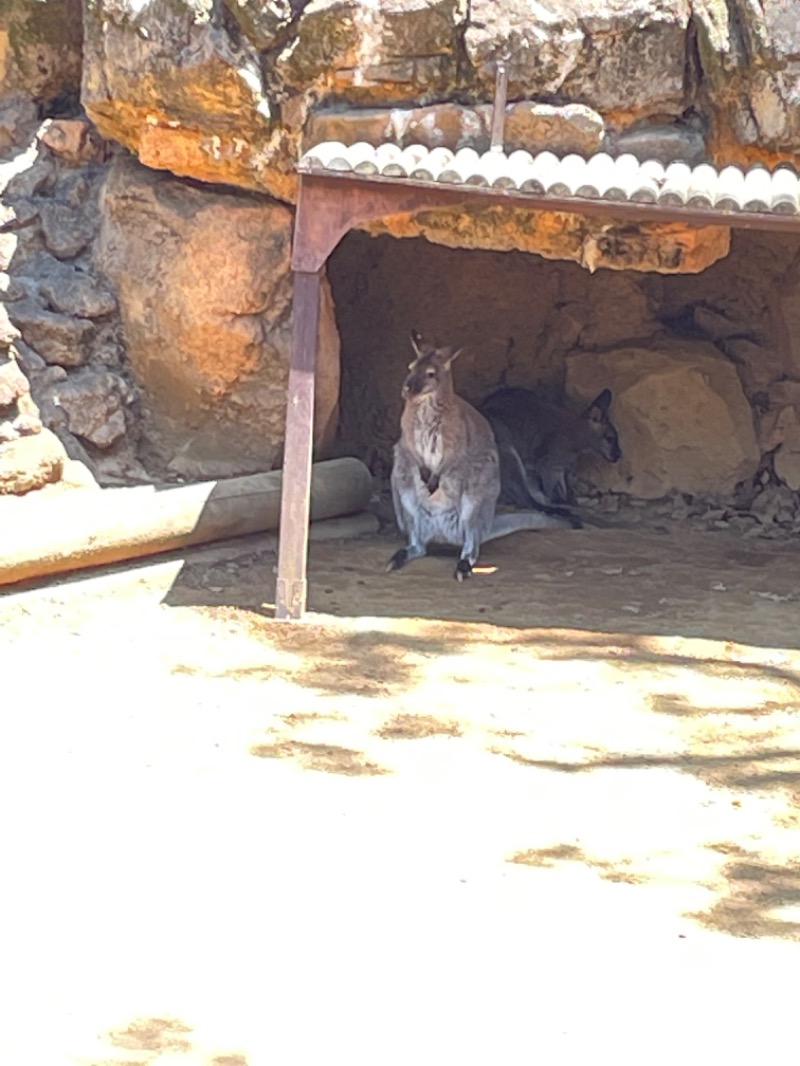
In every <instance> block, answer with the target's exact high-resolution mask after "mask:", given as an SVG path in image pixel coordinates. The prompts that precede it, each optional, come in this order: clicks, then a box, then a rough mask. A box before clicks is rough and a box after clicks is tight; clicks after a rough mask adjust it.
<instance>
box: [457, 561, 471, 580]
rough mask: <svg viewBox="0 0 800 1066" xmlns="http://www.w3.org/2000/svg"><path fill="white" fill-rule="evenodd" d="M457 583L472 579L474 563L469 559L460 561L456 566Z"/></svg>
mask: <svg viewBox="0 0 800 1066" xmlns="http://www.w3.org/2000/svg"><path fill="white" fill-rule="evenodd" d="M453 577H454V578H455V579H456V581H466V580H467V578H468V577H472V563H471V562H470V561H469V559H459V560H458V563H457V564H456V572H455V573H454V574H453Z"/></svg>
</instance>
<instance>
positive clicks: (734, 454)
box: [0, 0, 800, 496]
mask: <svg viewBox="0 0 800 1066" xmlns="http://www.w3.org/2000/svg"><path fill="white" fill-rule="evenodd" d="M799 27H800V0H785V2H783V3H781V4H767V5H758V4H753V3H751V2H750V0H728V2H727V3H725V4H720V3H717V2H716V0H713V2H712V0H625V2H624V3H620V2H619V0H551V2H550V3H548V4H547V5H546V6H543V5H541V4H538V3H534V2H533V0H503V2H502V3H497V2H495V0H471V2H470V3H469V4H464V3H462V2H461V0H274V2H270V3H269V4H264V3H263V2H262V0H91V2H89V0H84V2H83V3H81V2H80V0H37V3H35V4H31V3H29V2H28V0H7V2H6V3H5V4H4V5H3V7H2V10H1V11H0V190H2V203H0V274H1V275H2V276H0V288H1V289H2V293H3V309H2V312H3V313H2V316H1V317H0V327H1V328H0V491H25V490H26V489H29V488H31V487H33V486H34V485H35V484H40V483H42V482H43V481H48V480H50V481H52V480H55V479H57V478H58V477H63V476H64V473H65V471H66V472H67V473H68V472H69V469H70V462H75V461H80V462H82V463H83V464H84V465H85V466H86V467H88V468H89V469H90V470H91V471H92V473H93V475H94V476H95V477H97V478H98V480H100V481H101V482H102V483H119V482H130V481H136V480H142V479H146V478H157V479H164V478H166V479H171V478H175V477H191V478H196V477H207V476H217V475H221V474H230V473H239V472H246V471H250V470H254V469H259V468H263V467H266V466H272V465H275V464H276V463H278V462H279V461H280V458H281V450H282V441H283V421H284V404H285V382H286V372H287V364H288V355H289V342H290V286H291V277H290V271H289V247H290V239H291V227H292V217H293V214H292V212H293V203H294V200H295V198H296V178H295V175H294V172H293V167H294V164H295V162H296V160H297V157H298V153H299V152H300V151H301V149H302V147H303V146H304V145H306V146H307V145H308V144H311V143H314V142H318V141H320V140H323V139H330V138H335V139H338V140H342V141H344V142H345V143H353V142H355V141H357V140H367V141H370V142H371V143H373V144H376V143H379V142H381V141H382V140H386V139H392V140H395V141H397V142H398V143H401V144H407V143H412V142H415V141H417V142H421V143H424V144H427V145H429V146H434V145H440V144H442V145H448V146H450V147H452V148H458V147H461V146H463V145H466V144H470V145H473V146H474V147H476V148H478V149H483V148H485V147H487V146H488V139H489V129H490V124H491V100H492V97H493V94H494V79H495V70H496V63H497V60H498V58H500V57H505V58H506V60H507V63H508V67H509V78H510V81H509V104H508V107H507V111H506V142H505V143H506V146H507V147H508V148H509V149H513V148H527V149H532V150H536V149H538V148H544V147H547V148H549V149H551V150H553V151H555V152H557V153H559V154H562V155H563V154H565V153H567V152H572V151H574V152H579V153H583V154H589V153H591V152H594V151H596V150H598V149H601V148H602V149H604V150H606V151H608V152H610V153H611V154H618V153H620V152H623V151H624V152H633V153H634V154H636V155H638V156H639V157H640V158H644V157H654V158H658V159H661V160H662V162H665V163H666V162H670V161H671V160H674V159H683V160H686V161H688V162H690V163H696V162H699V161H702V160H712V161H714V162H716V163H718V164H722V163H729V162H745V161H752V160H761V161H764V162H766V163H769V164H774V163H775V162H777V161H779V160H781V159H786V160H789V161H792V160H795V159H796V153H798V152H799V151H800V120H798V115H799V114H800V108H798V106H797V101H798V99H800V28H799ZM370 233H371V234H372V236H367V235H365V234H353V235H351V236H349V237H348V238H347V239H346V240H345V242H344V243H343V245H342V246H341V248H340V249H339V250H338V251H337V253H336V254H335V256H334V258H333V260H332V264H331V270H332V285H331V287H328V286H327V284H326V285H325V286H324V290H323V296H324V306H323V311H322V320H321V329H320V336H321V341H320V377H319V380H320V388H319V395H318V403H317V412H316V415H317V424H316V441H317V448H318V454H319V455H324V454H328V453H330V451H331V450H332V449H334V448H335V449H338V450H347V449H354V450H355V451H356V452H357V453H358V454H362V455H364V456H365V457H366V458H367V459H368V460H369V461H370V462H372V464H373V466H374V468H375V469H376V471H379V472H380V471H381V470H385V468H386V466H387V461H388V456H389V453H390V447H391V443H392V441H393V438H394V436H395V434H396V426H397V416H398V413H399V395H398V387H399V381H400V378H401V377H402V372H403V368H404V367H405V365H406V363H407V360H408V348H407V342H406V337H407V333H408V330H409V329H410V328H411V327H412V326H414V327H416V328H420V329H423V330H426V331H430V332H433V333H435V334H438V335H439V336H440V337H442V339H447V340H453V341H455V342H456V343H459V342H463V341H465V340H466V341H468V342H469V343H468V347H467V351H466V352H465V354H464V355H463V356H462V358H461V360H460V363H459V371H458V374H459V383H460V384H461V386H462V388H463V391H465V393H466V394H467V395H468V396H470V397H471V398H473V399H479V398H480V397H481V396H482V395H485V393H486V392H487V391H489V389H490V388H492V387H494V386H495V385H497V384H500V383H502V382H506V383H508V384H524V385H533V384H537V383H540V384H542V385H543V386H544V387H546V388H547V389H548V390H550V391H551V392H552V393H553V395H555V396H561V395H567V396H568V398H571V399H573V400H574V401H575V402H578V401H579V400H580V399H581V398H582V397H583V396H584V393H585V392H586V390H588V389H590V388H594V386H595V384H596V383H597V381H598V379H599V378H601V377H602V378H604V379H605V378H609V379H611V378H613V379H614V381H613V382H611V383H612V384H613V385H614V386H615V388H616V391H617V394H618V402H617V404H616V407H615V416H616V417H617V418H618V420H619V422H620V430H621V434H622V436H623V443H624V439H625V438H627V439H628V442H629V445H630V446H629V448H628V453H629V455H630V456H633V457H634V458H633V459H631V460H630V462H627V463H626V464H623V465H621V466H620V467H619V469H616V470H615V471H613V472H611V473H610V472H609V471H604V472H602V473H601V474H598V473H597V472H595V474H594V475H593V476H595V479H596V481H597V483H598V484H602V485H604V486H605V487H606V488H608V489H610V490H612V489H613V490H614V491H617V492H623V491H629V492H636V493H640V494H642V495H649V496H653V495H656V494H658V493H661V492H668V491H671V490H679V489H681V490H684V491H687V492H697V491H701V489H702V488H703V487H704V486H708V485H716V486H717V488H718V489H720V491H722V489H723V488H724V490H725V491H728V490H729V489H730V488H731V486H732V485H733V483H734V482H735V481H736V480H742V479H744V480H748V479H751V480H752V477H754V476H755V475H756V473H757V471H762V472H763V468H764V464H765V462H767V463H768V465H769V468H770V477H774V478H777V479H778V480H779V481H781V482H782V485H783V487H785V488H786V489H787V491H791V492H793V491H795V490H796V489H797V488H800V297H799V296H798V286H800V265H799V263H800V260H799V259H798V248H797V241H796V240H792V239H787V238H781V237H779V236H770V237H758V236H754V235H747V234H737V235H736V236H735V237H734V238H733V239H731V235H730V233H729V231H728V230H726V229H725V228H723V227H706V228H702V229H690V228H688V227H685V226H680V225H675V224H671V225H668V226H664V225H651V226H626V227H618V226H615V225H614V220H613V219H598V220H586V219H581V218H579V217H577V216H571V215H566V214H556V213H552V212H530V211H521V210H512V211H509V210H505V209H500V208H488V209H486V208H483V209H480V210H452V211H448V212H442V211H438V212H427V213H424V214H420V215H418V216H417V217H414V218H403V219H389V220H384V221H383V222H380V223H376V224H373V225H372V227H371V229H370ZM420 237H424V238H425V240H420V239H419V238H420ZM395 238H403V239H402V240H397V239H395ZM463 249H481V251H478V252H477V253H476V254H471V255H465V254H464V252H463ZM534 253H537V254H534ZM565 260H569V262H565ZM587 267H588V268H589V269H584V268H587ZM598 267H599V268H600V269H597V268H598ZM603 267H607V268H611V269H602V268H603ZM591 271H596V272H595V273H591ZM676 271H677V273H676ZM667 275H671V276H667ZM340 334H341V338H342V340H341V350H342V356H341V373H342V388H341V408H342V417H341V425H340V418H339V402H340V381H339V375H340V354H339V352H340ZM631 352H635V353H636V352H644V353H645V354H642V355H636V356H631V354H630V353H631ZM648 353H649V354H648ZM651 356H652V358H650V357H651ZM631 360H633V363H631ZM648 360H649V361H648ZM709 361H710V362H709ZM631 365H633V366H635V368H636V369H635V370H634V371H631V369H630V367H631ZM579 368H580V369H579ZM631 375H633V376H631ZM634 378H635V379H636V380H634ZM3 382H5V384H3ZM677 382H679V383H680V387H678V385H677V384H676V383H677ZM695 386H696V387H695ZM720 405H721V406H720ZM654 406H655V407H658V410H659V412H660V415H659V418H661V422H660V423H659V424H660V425H661V427H662V429H661V430H660V431H659V440H655V439H653V440H652V441H650V443H647V440H648V437H647V435H648V433H651V434H652V430H653V425H654V422H653V420H652V419H650V420H649V424H648V417H649V416H648V415H647V411H648V410H650V409H652V408H653V407H654ZM712 410H718V415H719V417H718V418H717V416H716V415H714V416H713V418H712V415H711V414H710V412H712ZM726 420H727V421H726ZM711 424H714V425H716V426H717V430H716V432H717V434H720V433H722V432H723V428H722V427H723V426H726V427H727V428H725V430H724V432H725V433H726V434H728V436H729V438H730V440H729V445H730V446H729V447H727V449H726V448H722V449H720V450H719V454H717V453H714V455H715V456H716V457H715V458H713V461H712V452H713V449H711V448H710V446H709V440H708V439H707V438H706V437H705V436H703V434H704V433H708V432H709V429H708V427H709V425H711ZM677 427H680V428H677ZM337 429H338V437H337ZM701 430H702V432H701ZM670 432H672V434H673V436H674V437H675V439H678V438H682V437H686V438H687V439H688V441H689V445H688V447H689V452H691V454H692V455H693V456H694V458H693V459H692V458H690V459H687V455H688V454H689V453H688V452H686V451H685V450H683V451H682V450H681V449H680V448H675V449H672V452H671V453H670V455H668V454H667V453H668V452H670V449H669V448H663V449H662V451H663V453H664V454H659V448H661V446H662V445H663V444H664V442H665V440H667V438H668V436H669V433H670ZM712 436H713V434H712ZM33 438H37V440H36V443H35V444H34V443H30V441H32V440H33ZM26 440H27V441H28V443H25V441H26ZM26 449H27V452H26ZM36 449H38V450H39V451H38V452H36V454H34V452H35V450H36ZM39 452H41V453H42V454H39ZM723 452H724V453H725V454H724V455H723ZM45 453H46V457H45V458H43V455H44V454H45ZM673 453H674V454H673ZM25 454H27V455H29V459H27V460H26V459H24V455H25ZM765 457H766V458H765ZM3 462H5V466H3ZM631 463H632V465H631ZM704 463H705V467H706V468H705V469H704V470H703V471H702V472H701V471H700V469H699V468H700V466H703V464H704ZM26 464H27V465H26ZM29 470H30V471H34V473H33V474H32V475H31V476H30V477H29V476H28V471H29ZM36 471H38V473H36ZM588 473H590V474H591V473H592V472H591V471H588ZM604 479H605V480H604ZM4 486H5V487H4ZM703 490H704V489H703Z"/></svg>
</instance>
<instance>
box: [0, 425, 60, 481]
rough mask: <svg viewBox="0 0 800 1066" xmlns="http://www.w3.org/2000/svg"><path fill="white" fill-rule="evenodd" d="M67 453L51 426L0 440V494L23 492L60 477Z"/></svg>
mask: <svg viewBox="0 0 800 1066" xmlns="http://www.w3.org/2000/svg"><path fill="white" fill-rule="evenodd" d="M66 457H67V456H66V452H65V451H64V447H63V445H62V444H61V442H60V441H59V439H58V437H56V435H55V434H54V433H51V432H50V430H49V429H43V430H41V432H39V433H34V434H33V435H31V436H27V437H18V438H17V439H16V440H12V441H8V442H6V443H5V444H0V496H3V495H14V496H21V495H23V493H26V492H31V491H32V490H33V489H40V488H41V487H42V486H43V485H48V484H50V483H52V482H54V481H58V480H59V479H60V477H61V473H62V470H63V468H64V461H65V459H66Z"/></svg>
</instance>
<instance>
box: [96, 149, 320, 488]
mask: <svg viewBox="0 0 800 1066" xmlns="http://www.w3.org/2000/svg"><path fill="white" fill-rule="evenodd" d="M291 226H292V216H291V212H290V211H289V210H288V208H286V207H284V206H282V205H280V204H277V203H274V202H272V203H271V202H269V201H264V200H263V199H255V198H253V197H250V196H247V195H245V194H235V193H227V194H226V193H221V192H213V191H209V190H204V189H201V188H192V187H188V186H186V185H185V184H184V183H182V182H179V181H176V180H175V179H173V178H170V177H168V176H166V175H164V174H159V173H157V172H153V171H151V170H147V169H145V168H144V167H142V166H140V165H138V164H136V163H134V162H132V161H122V160H120V161H119V162H118V163H117V164H116V165H115V166H114V168H113V169H112V172H111V173H110V175H109V178H108V181H107V184H106V187H105V192H104V222H103V231H102V235H101V244H100V261H101V263H102V266H103V269H104V271H105V273H106V274H107V275H108V277H109V278H110V279H111V281H112V282H113V284H114V286H115V288H116V290H117V293H118V296H119V302H120V308H121V313H122V322H123V327H124V332H125V337H126V340H127V354H128V358H129V360H130V363H131V366H132V368H133V371H134V374H135V376H136V379H137V381H138V383H139V385H140V386H141V387H142V388H143V389H144V391H145V393H146V394H147V396H148V397H149V398H150V402H151V405H152V407H153V410H154V412H155V414H156V416H157V418H156V422H157V425H158V428H159V434H160V437H161V447H162V449H164V450H165V451H166V452H170V451H171V452H172V454H171V455H167V456H166V458H167V459H168V460H170V461H171V463H172V468H173V469H175V470H178V471H180V472H181V473H186V474H192V475H197V474H201V475H202V476H213V475H215V474H224V473H230V472H232V471H234V470H235V471H238V472H242V471H245V470H257V469H265V468H266V469H269V468H270V467H271V466H272V464H273V463H274V462H275V460H276V459H277V458H278V456H279V453H280V449H281V441H282V439H283V430H284V421H285V404H286V380H287V369H288V350H289V343H290V309H291V304H290V301H291V277H290V269H289V253H290V244H291ZM131 264H135V265H136V266H135V270H132V269H131ZM320 338H321V344H320V352H319V363H320V375H319V382H320V386H319V388H318V390H317V442H318V444H319V445H321V446H324V445H325V444H328V443H330V439H331V436H332V433H333V432H335V429H336V412H337V405H338V395H339V380H338V366H339V348H338V334H337V331H336V327H335V322H334V318H333V308H332V304H331V301H330V296H329V293H327V292H326V299H325V301H324V306H323V311H322V323H321V328H320ZM175 453H177V454H175Z"/></svg>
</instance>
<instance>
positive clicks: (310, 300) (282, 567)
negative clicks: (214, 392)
mask: <svg viewBox="0 0 800 1066" xmlns="http://www.w3.org/2000/svg"><path fill="white" fill-rule="evenodd" d="M319 290H320V271H316V272H315V273H305V272H301V271H297V272H296V273H295V276H294V300H293V306H292V359H291V364H290V367H289V388H288V395H287V405H286V443H285V447H284V455H283V481H282V484H281V524H280V532H279V541H278V587H277V593H276V596H275V617H276V618H279V619H282V620H291V621H296V620H299V619H301V618H302V617H303V613H304V611H305V609H306V597H307V594H308V583H307V580H306V565H307V559H308V521H309V513H310V508H311V452H312V448H313V444H314V372H315V369H316V363H317V333H318V328H319V296H320V291H319Z"/></svg>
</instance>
